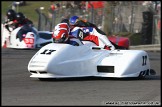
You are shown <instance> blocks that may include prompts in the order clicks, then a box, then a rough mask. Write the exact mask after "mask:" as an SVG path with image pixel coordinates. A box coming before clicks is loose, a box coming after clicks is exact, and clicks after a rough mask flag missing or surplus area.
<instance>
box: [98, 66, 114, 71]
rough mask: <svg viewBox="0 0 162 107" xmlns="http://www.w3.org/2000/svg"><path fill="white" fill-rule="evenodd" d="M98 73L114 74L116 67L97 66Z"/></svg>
mask: <svg viewBox="0 0 162 107" xmlns="http://www.w3.org/2000/svg"><path fill="white" fill-rule="evenodd" d="M97 71H98V72H102V73H114V66H97Z"/></svg>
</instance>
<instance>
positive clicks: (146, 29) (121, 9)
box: [1, 1, 161, 46]
mask: <svg viewBox="0 0 162 107" xmlns="http://www.w3.org/2000/svg"><path fill="white" fill-rule="evenodd" d="M8 9H14V10H15V11H16V12H22V13H24V15H25V16H26V17H27V18H28V19H30V20H32V21H33V23H34V26H35V27H36V28H37V29H38V30H40V31H45V30H46V31H52V30H53V28H54V26H55V25H56V24H58V23H60V22H61V20H62V19H64V18H70V17H71V16H73V15H77V16H79V17H81V18H82V19H84V20H86V21H89V22H91V23H94V24H95V25H96V26H98V28H99V29H101V30H103V31H104V32H105V33H106V34H107V36H112V35H116V36H122V37H128V38H129V39H130V45H132V46H135V45H146V44H161V1H1V13H2V14H1V23H2V22H4V20H5V17H6V16H5V15H6V12H7V10H8Z"/></svg>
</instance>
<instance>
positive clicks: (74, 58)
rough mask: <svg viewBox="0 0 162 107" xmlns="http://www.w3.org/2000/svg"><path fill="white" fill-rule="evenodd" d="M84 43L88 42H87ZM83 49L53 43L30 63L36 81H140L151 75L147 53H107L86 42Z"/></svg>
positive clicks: (119, 51)
mask: <svg viewBox="0 0 162 107" xmlns="http://www.w3.org/2000/svg"><path fill="white" fill-rule="evenodd" d="M83 42H84V41H83ZM84 44H85V45H82V46H72V45H69V44H57V43H50V44H48V45H46V46H44V47H42V48H41V49H40V50H39V51H38V52H37V53H36V54H35V55H34V56H33V57H32V58H31V60H30V62H29V64H28V71H29V72H30V73H31V76H30V77H33V78H66V77H85V76H96V77H117V78H122V77H138V76H139V75H140V73H142V75H149V74H150V73H149V72H150V62H149V56H148V54H147V53H146V52H145V51H143V50H112V51H109V50H105V49H102V48H100V47H96V46H94V45H93V44H92V43H90V42H84Z"/></svg>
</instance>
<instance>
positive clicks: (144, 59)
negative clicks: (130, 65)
mask: <svg viewBox="0 0 162 107" xmlns="http://www.w3.org/2000/svg"><path fill="white" fill-rule="evenodd" d="M142 59H143V62H142V66H145V65H146V62H147V56H142Z"/></svg>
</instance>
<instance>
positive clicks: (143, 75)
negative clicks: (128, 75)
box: [138, 70, 147, 79]
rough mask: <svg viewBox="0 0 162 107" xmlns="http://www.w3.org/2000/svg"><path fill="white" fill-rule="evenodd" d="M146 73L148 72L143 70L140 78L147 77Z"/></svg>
mask: <svg viewBox="0 0 162 107" xmlns="http://www.w3.org/2000/svg"><path fill="white" fill-rule="evenodd" d="M146 74H147V72H146V70H145V71H141V72H140V74H139V76H138V77H139V78H140V79H144V78H145V77H146Z"/></svg>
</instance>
